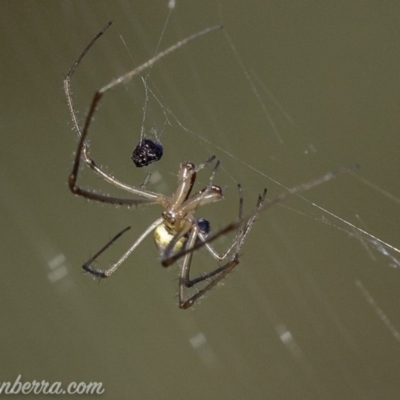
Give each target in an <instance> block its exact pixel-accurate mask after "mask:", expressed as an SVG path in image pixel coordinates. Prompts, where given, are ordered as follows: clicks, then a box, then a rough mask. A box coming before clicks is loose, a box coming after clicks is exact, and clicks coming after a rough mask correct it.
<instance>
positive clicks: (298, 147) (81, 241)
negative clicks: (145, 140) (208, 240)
mask: <svg viewBox="0 0 400 400" xmlns="http://www.w3.org/2000/svg"><path fill="white" fill-rule="evenodd" d="M0 10H1V12H0V22H1V24H0V29H1V35H0V49H1V54H2V61H1V64H0V79H1V88H2V94H1V96H0V112H1V136H0V140H1V143H0V149H1V150H0V151H1V159H0V174H1V189H0V194H1V203H0V204H1V208H0V214H1V220H2V224H1V229H0V253H1V260H2V263H1V268H2V279H1V345H0V352H1V364H0V381H1V382H4V381H11V382H13V381H14V380H15V379H16V377H17V376H18V375H19V374H21V375H22V381H32V380H37V381H41V380H46V381H48V382H53V381H61V382H63V384H65V385H67V384H68V383H70V382H72V381H75V382H81V381H83V382H90V381H97V382H103V384H104V387H105V394H104V395H103V398H110V399H128V398H129V399H130V398H132V399H176V398H178V399H179V398H184V397H185V398H187V397H190V398H191V399H193V400H195V399H221V398H230V399H243V398H248V399H307V400H312V399H318V400H321V399H324V400H325V399H352V400H355V399H363V400H364V399H397V398H399V397H398V396H399V392H400V383H399V382H400V381H399V379H398V377H399V373H400V366H399V359H400V351H399V344H400V335H399V330H400V322H399V311H398V310H399V296H398V292H399V287H400V271H399V265H400V263H399V261H398V259H399V258H400V257H399V254H398V253H397V252H396V251H393V250H390V249H389V248H387V247H384V246H383V245H381V244H379V242H377V241H375V242H374V241H368V240H367V237H366V236H363V235H362V234H360V233H359V232H357V231H356V230H355V229H353V228H351V227H350V226H349V225H346V224H344V223H343V222H341V221H339V220H338V219H336V218H334V217H332V216H331V215H328V214H326V213H323V212H322V211H321V210H319V209H317V208H316V207H313V206H312V205H311V204H310V203H309V202H307V201H305V200H303V199H302V198H299V197H296V196H293V197H291V198H289V199H288V201H287V202H285V204H283V205H280V206H274V207H272V208H271V209H268V211H267V212H265V213H263V214H262V215H261V216H260V218H259V220H258V222H257V224H256V225H255V226H254V229H253V230H252V232H251V234H250V236H249V238H248V241H247V242H246V244H245V246H244V248H243V255H242V258H241V263H240V265H239V267H238V268H237V269H236V270H235V272H234V273H232V274H231V275H230V276H229V277H228V278H227V279H226V280H225V282H224V285H222V287H218V288H217V289H214V290H213V291H212V292H210V293H209V294H208V295H207V296H206V298H205V299H203V300H202V301H201V302H200V303H199V304H198V305H196V306H195V307H193V309H190V310H188V311H181V310H179V309H178V307H177V299H176V294H177V273H178V272H177V271H178V267H177V266H173V267H171V268H169V269H167V270H165V269H163V268H162V267H161V266H160V263H159V259H158V254H157V250H156V248H155V246H154V244H153V243H152V240H151V238H149V239H147V240H146V241H145V242H144V243H143V244H142V245H141V246H140V247H139V248H138V249H137V251H135V253H134V254H133V255H132V257H131V258H130V259H129V260H128V261H127V262H126V264H125V265H123V266H122V267H121V269H120V270H119V271H118V273H116V274H115V276H113V278H112V279H110V280H108V281H106V282H101V284H97V283H96V282H93V281H92V279H90V278H89V277H87V276H85V275H84V274H83V273H82V269H81V265H82V263H83V262H84V261H85V260H86V259H88V258H89V257H90V255H92V254H94V252H95V251H97V250H98V249H99V248H100V246H101V245H103V244H104V243H105V242H106V241H107V240H108V239H110V238H111V237H112V236H113V235H114V234H115V233H117V232H118V231H119V230H121V229H122V228H124V227H125V226H127V225H132V228H133V229H132V230H131V231H130V232H129V233H126V234H125V235H124V237H123V238H121V239H120V240H119V241H118V243H116V244H115V246H113V248H112V249H110V251H109V252H108V253H107V254H106V255H105V256H104V258H102V259H101V260H99V266H102V267H104V266H106V265H108V264H109V263H110V262H112V261H114V260H116V259H117V258H118V256H119V255H120V254H121V253H122V252H123V251H124V250H125V249H126V248H127V247H128V246H129V244H130V243H131V242H132V241H133V240H134V238H135V237H137V236H138V235H139V234H140V233H141V232H142V231H143V230H144V229H145V228H146V227H147V226H148V225H149V224H150V223H151V222H152V221H153V220H155V219H156V218H157V217H158V215H159V213H160V209H158V208H157V207H151V208H150V207H147V208H142V209H137V210H125V209H117V208H115V207H112V206H107V205H98V204H94V203H89V202H87V201H85V200H83V199H82V198H77V197H74V196H73V195H72V194H71V193H70V192H69V190H68V187H67V176H68V173H69V172H70V168H71V165H72V160H73V154H74V151H75V148H76V143H77V140H76V135H75V133H74V132H73V131H72V123H71V119H70V116H69V113H68V109H67V105H66V100H65V97H64V93H63V78H64V76H65V74H66V73H67V72H68V70H69V68H70V67H71V65H72V63H73V62H74V61H75V60H76V58H77V56H78V55H79V53H80V52H81V51H82V50H83V48H84V47H85V45H86V44H87V43H88V41H89V40H90V39H91V38H92V37H93V35H94V34H95V33H96V32H98V31H99V30H100V29H101V28H102V27H103V26H104V24H105V23H106V22H107V21H108V20H113V26H112V27H111V28H110V29H109V30H108V31H107V33H106V34H105V35H104V36H103V37H102V38H101V40H99V42H98V43H96V45H95V46H94V47H93V49H92V50H91V52H90V53H89V54H88V55H87V57H86V58H85V60H84V61H83V62H82V64H81V66H80V67H79V69H78V71H77V72H76V75H75V76H74V80H73V83H72V90H73V93H74V99H75V101H76V104H77V109H78V110H79V116H80V117H81V118H83V117H84V115H85V112H86V111H87V109H88V107H89V103H90V100H91V97H92V95H93V93H94V91H95V90H96V89H98V88H99V87H101V86H102V85H104V84H106V83H108V82H109V81H110V80H111V79H112V78H114V77H117V76H119V75H121V74H122V73H124V72H126V71H128V70H130V69H133V68H134V67H135V66H137V65H139V64H140V63H141V62H144V61H145V60H147V59H148V58H150V57H151V56H152V55H153V54H154V53H155V51H156V48H157V44H158V41H159V39H160V37H161V32H162V31H163V27H164V24H165V22H166V20H167V16H168V12H169V11H168V4H167V1H160V0H150V1H149V0H148V1H136V0H135V1H122V0H121V1H98V0H96V1H94V0H93V1H88V0H85V1H50V0H47V1H45V0H42V1H18V2H17V1H11V0H6V1H2V2H1V4H0ZM399 16H400V5H399V4H398V3H396V2H386V3H379V2H372V1H365V2H358V1H348V2H331V3H328V2H323V3H321V2H320V1H307V2H282V1H278V0H276V1H275V0H274V1H265V2H260V1H259V2H242V1H228V0H220V1H219V2H216V1H213V0H204V1H199V0H196V1H185V2H183V1H178V2H177V4H176V8H175V9H174V10H173V11H172V12H171V13H170V17H169V20H168V24H167V27H166V31H165V34H164V36H163V38H162V43H161V45H160V48H161V49H162V48H165V47H167V46H169V45H171V44H173V43H175V42H176V41H178V40H180V39H182V38H184V37H186V36H188V35H189V34H191V33H193V32H197V31H199V30H201V29H203V28H205V27H208V26H212V25H215V24H219V23H223V24H224V26H225V32H226V34H228V35H229V38H231V40H232V42H233V43H234V46H235V48H236V49H237V51H238V54H239V60H240V62H242V63H244V64H245V66H246V72H247V73H248V74H249V76H251V77H252V79H253V82H254V87H255V89H256V90H257V93H258V96H259V97H257V95H256V94H255V93H254V91H253V90H252V87H251V86H250V85H249V82H248V80H247V79H246V76H245V74H244V72H243V69H242V68H241V66H240V62H238V60H237V58H236V57H235V53H234V51H233V49H232V47H231V45H230V43H229V40H228V39H227V37H226V36H225V34H224V32H222V31H220V32H216V33H213V34H211V35H209V36H207V37H204V38H202V39H200V40H198V41H196V42H194V43H191V44H190V45H188V46H186V47H185V48H184V49H181V50H179V51H177V52H176V53H174V54H172V55H171V56H169V57H168V58H166V59H164V60H162V61H161V62H160V63H159V64H157V65H156V66H154V68H153V69H152V71H151V74H150V79H149V87H150V88H151V90H152V91H154V93H155V94H156V96H157V99H158V100H157V99H156V98H155V97H154V96H150V99H149V104H148V106H147V108H146V111H147V113H146V122H145V128H146V133H147V134H148V135H149V136H150V137H151V136H152V133H151V132H152V131H154V130H156V132H157V136H158V137H160V139H161V141H162V142H163V145H164V150H165V155H164V158H163V159H162V160H161V161H160V162H159V163H156V164H153V165H152V166H151V167H149V168H148V169H146V170H137V169H135V168H134V167H133V164H132V162H131V160H130V155H131V151H132V149H133V148H134V146H135V145H136V144H137V141H138V139H139V136H140V129H141V126H142V116H143V107H144V88H143V84H142V83H141V81H140V79H138V78H137V79H134V80H132V81H131V82H129V83H128V84H126V85H123V86H121V87H119V88H117V89H116V90H114V91H112V92H110V93H107V94H106V96H105V97H104V101H103V102H102V104H101V106H100V107H99V110H98V112H97V114H96V117H95V120H94V122H93V124H92V127H91V128H92V129H91V136H90V139H91V143H92V146H93V147H92V154H93V156H94V157H95V159H96V161H98V162H99V164H101V165H102V166H104V167H105V168H106V169H107V170H108V171H110V172H112V173H114V174H115V175H116V176H118V177H119V178H120V179H121V180H123V181H124V182H127V183H129V184H132V185H138V184H139V183H140V182H142V181H143V179H144V177H145V176H146V173H147V172H148V171H149V170H151V171H152V172H153V176H155V177H157V176H159V178H160V180H159V182H157V183H155V185H154V187H153V189H154V190H157V191H158V190H159V191H162V192H165V193H169V192H171V191H172V190H173V189H174V185H175V184H176V174H177V171H178V167H179V163H181V162H183V161H192V162H194V163H196V164H198V163H200V162H202V161H204V160H205V159H206V158H208V157H209V156H210V155H212V154H215V155H217V157H218V158H220V159H221V170H220V172H219V173H218V175H217V177H216V184H219V185H221V187H222V188H223V190H224V193H225V198H226V199H225V200H224V201H223V202H221V204H215V205H212V206H209V207H207V208H206V209H205V210H204V214H201V216H205V217H207V218H209V219H210V220H211V222H212V227H213V230H214V231H216V230H217V229H218V228H221V227H223V226H225V225H226V224H227V223H229V222H231V221H232V220H233V219H234V218H235V216H236V213H237V202H238V197H237V189H236V183H237V182H240V183H242V185H243V187H244V194H245V208H246V210H247V211H250V210H251V208H252V207H253V206H254V203H255V201H256V198H257V194H258V193H260V192H261V191H262V189H263V188H264V187H267V188H268V190H269V192H268V197H269V198H274V197H275V196H277V195H279V194H280V193H282V192H283V191H284V188H283V187H282V186H280V185H279V184H281V185H284V186H286V187H293V186H295V185H297V184H300V183H304V182H308V181H310V180H312V179H314V178H316V177H319V176H321V175H323V174H325V173H326V172H329V171H332V170H335V169H337V168H341V167H343V166H346V165H350V164H352V163H354V162H358V163H360V164H361V166H362V168H361V169H360V170H359V171H357V173H355V174H348V175H341V176H339V177H337V178H335V179H334V180H332V181H330V182H329V183H327V184H324V185H321V186H319V187H317V188H315V189H313V190H310V191H308V192H306V193H303V196H304V197H306V198H307V199H308V200H309V201H310V202H313V203H316V204H318V205H319V206H321V207H323V208H326V209H327V210H329V211H330V212H332V213H334V214H335V215H338V216H340V217H341V218H343V219H345V220H347V221H349V222H351V223H352V224H355V225H357V226H359V227H360V228H362V229H364V230H366V231H368V232H370V233H371V234H373V235H374V236H376V237H378V238H380V239H382V240H384V241H386V242H388V243H391V244H392V245H393V246H397V247H400V245H399V235H398V233H399V229H398V227H399V222H400V207H399V203H400V202H399V196H400V189H399V184H398V173H399V171H400V168H399V166H400V165H399V164H400V163H399V157H398V153H399V148H400V147H399V146H400V139H399V127H400V117H399V112H398V107H399V100H400V99H399V97H400V96H399V93H400V80H399V77H398V75H399V64H400V32H399V30H400V29H399V24H398V20H399ZM266 88H267V89H266ZM268 90H269V91H270V92H271V93H272V94H273V96H274V98H275V99H276V100H277V101H278V102H279V105H280V106H278V105H277V104H276V103H275V102H274V101H273V98H272V97H271V95H269V94H268ZM160 103H161V105H162V106H161V105H160ZM280 107H283V109H284V112H282V110H281V108H280ZM167 109H170V110H171V112H172V113H173V115H174V116H175V117H176V118H173V117H172V115H171V114H167V115H168V116H169V119H170V122H171V124H170V125H169V124H166V125H165V120H166V118H165V113H164V112H166V110H167ZM265 110H267V112H268V115H269V116H267V114H266V112H265ZM285 113H287V114H288V115H289V116H290V119H288V118H287V117H286V116H285ZM269 117H270V118H271V119H272V120H273V123H274V126H275V129H274V127H273V125H271V123H270V121H269ZM178 121H179V122H178ZM208 177H209V171H207V170H205V172H202V173H201V174H199V179H200V183H199V188H201V187H202V186H203V185H204V184H205V183H206V182H207V181H208ZM270 178H271V179H272V180H273V181H275V182H278V184H276V183H274V182H273V181H272V180H271V179H270ZM82 182H83V183H84V184H85V185H87V186H90V187H95V188H97V189H98V190H100V191H104V192H108V191H109V190H110V188H109V187H108V186H107V185H105V184H103V182H101V181H100V180H99V178H98V177H96V176H93V175H92V174H91V173H90V171H85V172H84V173H83V176H82ZM111 193H115V192H113V191H111ZM323 222H327V223H328V224H324V223H323ZM226 243H228V238H225V240H224V238H223V239H222V240H221V241H220V243H218V245H219V246H220V248H223V247H224V245H226ZM194 260H195V261H194V263H195V269H196V271H200V272H201V271H203V272H204V271H205V270H207V269H209V268H212V267H214V266H215V262H214V261H213V260H212V259H211V257H209V255H208V254H207V253H206V252H204V251H201V252H199V253H198V254H195V257H194ZM16 397H18V396H16ZM28 397H29V396H28ZM32 397H33V396H32ZM36 397H37V398H41V397H42V396H36ZM43 397H44V396H43Z"/></svg>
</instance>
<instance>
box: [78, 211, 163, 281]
mask: <svg viewBox="0 0 400 400" xmlns="http://www.w3.org/2000/svg"><path fill="white" fill-rule="evenodd" d="M162 221H163V219H162V218H158V219H157V220H156V221H154V222H153V223H152V224H151V225H150V226H149V227H148V228H147V229H146V230H145V231H144V232H143V233H142V234H141V235H140V236H139V237H138V238H137V239H136V240H135V242H134V243H133V245H132V246H131V247H130V248H129V249H128V250H127V251H126V252H125V253H124V254H123V255H122V256H121V257H120V259H119V260H118V261H117V262H115V263H114V264H113V265H112V266H111V267H110V268H108V269H106V270H101V269H97V268H94V267H92V266H91V265H90V264H91V263H92V262H93V261H95V260H96V258H97V257H98V256H99V255H100V254H101V253H103V252H104V251H105V250H106V249H107V248H108V247H109V246H110V245H111V244H112V243H114V242H115V240H117V239H118V238H119V237H120V236H121V235H122V234H123V233H125V232H126V231H127V230H128V229H129V228H130V227H128V228H125V229H124V230H122V231H121V232H119V233H118V234H117V235H116V236H114V237H113V238H112V239H111V240H110V241H109V242H107V243H106V244H105V246H103V247H102V248H101V249H100V250H99V251H98V252H97V253H96V254H95V255H94V256H93V257H91V258H90V259H89V260H88V261H87V262H85V263H84V264H83V265H82V268H83V269H84V270H85V271H86V272H89V273H90V274H92V275H94V276H95V277H97V278H109V277H110V276H111V275H112V274H113V273H114V272H115V271H116V270H117V269H118V268H119V267H120V265H121V264H122V263H123V262H124V261H125V260H126V259H127V258H128V257H129V256H130V255H131V254H132V252H133V251H134V250H135V249H136V247H138V246H139V244H140V243H142V241H143V240H144V239H145V238H146V237H147V236H148V235H149V234H150V233H151V232H152V231H153V230H154V229H155V228H156V227H157V226H158V225H160V224H161V222H162Z"/></svg>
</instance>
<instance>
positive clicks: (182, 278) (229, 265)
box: [179, 185, 267, 309]
mask: <svg viewBox="0 0 400 400" xmlns="http://www.w3.org/2000/svg"><path fill="white" fill-rule="evenodd" d="M238 187H239V221H242V219H243V190H242V188H241V186H240V185H238ZM266 194H267V191H266V189H265V190H264V192H263V194H262V195H259V197H258V201H257V205H256V208H255V210H254V212H253V214H252V215H251V216H250V218H248V219H247V220H246V222H245V224H244V226H242V225H239V226H238V227H237V230H238V231H237V234H236V237H235V239H234V240H233V243H232V244H231V245H230V246H229V248H228V250H226V251H225V253H224V254H223V255H219V253H217V252H216V251H215V250H214V249H213V248H211V246H209V245H208V243H207V239H205V238H204V237H203V238H202V236H203V235H202V234H201V233H200V232H199V227H198V226H197V225H196V226H195V227H194V228H193V230H192V232H191V234H190V236H189V239H188V241H187V244H186V249H185V251H188V252H187V254H186V255H185V258H184V260H183V264H182V268H181V272H180V275H179V307H180V308H183V309H186V308H189V307H191V306H192V305H193V304H194V302H195V301H196V300H197V299H199V298H200V297H202V296H203V295H204V294H205V293H206V292H208V291H209V290H210V289H212V288H213V287H214V286H215V285H217V284H218V283H219V282H220V281H222V280H223V279H224V278H225V277H226V276H227V275H228V274H229V273H230V272H231V271H232V270H233V269H234V268H235V267H236V266H237V265H238V264H239V252H240V249H241V247H242V246H243V243H244V241H245V239H246V236H247V234H248V233H249V232H250V229H251V227H252V226H253V224H254V222H255V220H256V218H257V216H258V213H259V212H260V210H261V209H262V207H263V205H264V201H265V196H266ZM198 237H200V238H201V240H205V241H204V242H203V243H204V244H205V245H206V246H207V249H208V250H209V251H210V253H211V254H212V255H213V256H214V258H216V259H217V260H219V261H223V260H224V259H226V258H227V257H228V255H229V254H231V252H232V251H233V250H235V252H234V254H233V256H232V257H231V259H230V260H229V261H228V262H226V264H224V265H222V266H220V267H218V268H216V269H214V270H213V271H211V272H209V273H207V274H203V275H201V276H199V277H197V278H193V279H191V278H190V267H191V263H192V257H193V251H190V250H192V249H193V248H194V245H195V243H196V239H197V238H198ZM210 279H211V280H210ZM206 280H210V282H209V283H208V284H207V285H205V286H204V287H203V288H202V289H200V290H199V291H198V292H197V293H195V294H193V295H192V296H190V297H189V298H186V299H185V298H184V296H185V289H186V288H190V287H193V286H194V285H196V284H198V283H200V282H203V281H206Z"/></svg>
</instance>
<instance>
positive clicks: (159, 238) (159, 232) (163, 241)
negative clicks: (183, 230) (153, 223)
mask: <svg viewBox="0 0 400 400" xmlns="http://www.w3.org/2000/svg"><path fill="white" fill-rule="evenodd" d="M173 238H174V235H173V234H172V233H171V232H170V231H169V230H168V229H167V227H166V225H165V224H160V225H158V226H157V228H156V229H155V230H154V242H155V244H156V246H157V248H158V250H160V251H161V252H163V251H164V250H165V249H166V248H167V246H168V245H169V244H170V243H171V240H172V239H173ZM185 242H186V237H182V238H180V239H179V240H178V241H177V242H176V244H175V246H174V248H173V250H172V251H173V252H174V253H176V252H178V251H180V250H182V248H183V245H184V244H185Z"/></svg>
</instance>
